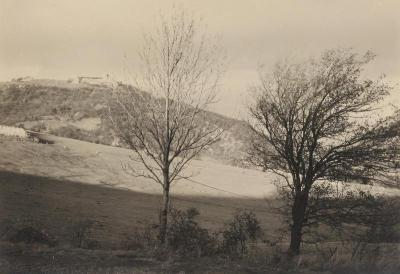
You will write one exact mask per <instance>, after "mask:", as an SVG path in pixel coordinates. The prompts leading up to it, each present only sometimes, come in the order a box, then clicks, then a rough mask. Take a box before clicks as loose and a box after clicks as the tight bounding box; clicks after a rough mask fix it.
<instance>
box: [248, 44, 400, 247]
mask: <svg viewBox="0 0 400 274" xmlns="http://www.w3.org/2000/svg"><path fill="white" fill-rule="evenodd" d="M373 58H374V55H373V54H371V53H370V52H368V53H366V54H365V55H364V56H362V57H360V56H358V55H357V54H354V53H352V52H351V51H349V50H329V51H326V52H325V53H324V54H323V55H322V56H321V58H320V59H318V60H313V59H311V60H308V61H306V62H303V63H300V64H288V63H280V64H278V65H277V66H276V68H275V70H274V72H273V74H272V75H262V74H260V85H259V86H257V87H255V90H256V92H257V94H258V95H257V96H256V101H255V104H254V105H253V106H252V107H250V113H251V116H252V120H251V121H250V123H251V128H252V130H253V132H254V133H255V134H254V135H255V138H254V139H253V140H252V149H251V151H250V159H251V161H252V162H253V163H254V164H256V165H258V166H260V167H262V168H263V169H264V170H269V171H272V172H274V173H276V174H277V175H279V176H280V177H281V178H283V180H284V183H285V184H286V185H287V188H288V189H289V190H290V191H289V194H290V199H291V200H292V201H293V202H292V207H291V225H290V229H291V241H290V248H289V252H290V253H291V254H297V253H299V251H300V243H301V241H302V230H303V226H304V224H305V223H306V221H307V219H306V218H307V216H306V213H307V207H308V206H309V196H310V191H311V190H312V187H313V186H314V184H315V182H318V181H322V182H351V181H358V182H363V183H368V182H370V183H372V182H375V181H379V182H382V183H384V182H386V180H385V178H389V177H388V174H389V175H390V174H394V172H393V171H394V168H395V166H396V162H397V163H398V161H399V155H400V146H399V134H400V130H399V129H400V121H399V119H397V118H398V117H397V118H396V116H390V117H385V118H381V119H375V120H374V119H373V118H371V117H369V116H368V115H371V114H372V113H373V110H374V108H373V107H374V106H376V105H377V104H378V103H379V102H380V101H381V100H382V99H383V98H384V97H385V96H386V95H387V94H388V92H389V90H390V88H389V87H388V86H387V85H385V84H384V83H383V81H382V79H380V80H377V81H372V80H368V79H366V80H363V79H361V70H362V68H363V66H364V65H365V64H367V63H368V62H370V61H371V60H372V59H373Z"/></svg>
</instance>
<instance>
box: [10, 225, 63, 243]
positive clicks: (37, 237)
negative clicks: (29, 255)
mask: <svg viewBox="0 0 400 274" xmlns="http://www.w3.org/2000/svg"><path fill="white" fill-rule="evenodd" d="M10 241H11V242H14V243H27V244H34V243H38V244H46V245H48V246H55V245H56V241H55V240H54V239H53V238H52V237H51V236H50V235H49V234H47V233H46V232H45V231H43V230H38V229H36V228H34V227H31V226H28V227H24V228H22V229H20V230H18V231H17V232H16V233H15V234H14V235H13V236H12V237H11V238H10Z"/></svg>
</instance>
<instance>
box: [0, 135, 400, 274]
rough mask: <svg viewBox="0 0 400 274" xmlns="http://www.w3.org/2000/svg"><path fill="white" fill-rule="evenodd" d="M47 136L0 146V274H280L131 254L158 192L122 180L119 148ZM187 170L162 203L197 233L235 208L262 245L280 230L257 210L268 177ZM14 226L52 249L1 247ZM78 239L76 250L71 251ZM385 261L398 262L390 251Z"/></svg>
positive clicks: (203, 163) (152, 216) (199, 167)
mask: <svg viewBox="0 0 400 274" xmlns="http://www.w3.org/2000/svg"><path fill="white" fill-rule="evenodd" d="M47 138H50V139H52V140H53V141H54V144H52V145H46V144H37V143H33V142H30V141H23V140H17V139H13V138H2V139H0V155H1V157H0V225H1V226H0V233H1V234H0V236H1V242H0V251H1V259H0V273H154V272H160V273H178V272H179V271H184V273H204V272H208V273H286V272H285V271H284V270H282V269H281V270H280V269H279V268H270V266H267V265H266V264H265V263H261V264H260V263H259V262H258V263H256V264H248V263H237V264H235V263H233V262H232V261H218V259H215V260H217V261H212V262H207V260H209V259H207V258H205V259H201V260H196V261H168V260H167V261H165V260H164V259H157V256H156V257H154V254H153V255H151V256H150V255H149V254H146V252H145V251H143V252H141V251H140V250H139V251H138V250H137V248H136V249H135V241H136V240H137V239H135V235H137V232H138V231H143V229H144V228H145V227H147V226H148V225H150V224H152V223H154V222H156V221H157V217H158V215H157V211H158V208H159V205H160V202H161V197H160V191H161V190H160V188H159V186H158V185H156V184H154V183H151V182H149V181H146V180H144V179H138V178H135V177H133V176H131V175H129V174H127V173H126V172H124V170H123V167H122V166H123V163H126V162H127V161H128V156H129V155H130V152H129V151H128V150H126V149H121V148H115V147H109V146H103V145H96V144H92V143H86V142H81V141H77V140H72V139H67V138H60V137H52V136H47ZM134 168H140V166H134ZM188 172H190V173H193V174H196V176H195V177H194V178H193V179H194V181H180V182H178V183H177V184H176V185H174V186H173V190H172V195H173V198H172V203H173V206H174V207H176V208H180V209H185V208H189V207H196V208H197V209H198V210H199V211H200V214H201V215H200V216H199V223H200V224H201V225H202V226H204V227H206V228H208V229H211V230H212V231H216V230H219V229H221V228H223V226H224V224H225V223H226V222H227V221H228V220H229V219H230V218H231V217H232V213H233V212H234V211H235V210H236V209H237V208H247V209H252V210H253V211H254V212H255V213H256V214H257V218H258V219H259V221H260V223H261V226H262V227H263V229H264V232H265V237H266V238H267V239H275V238H276V237H277V236H279V235H280V234H281V232H282V230H280V228H281V227H282V222H281V220H280V219H279V218H278V216H276V215H275V214H273V213H272V212H271V210H270V208H269V207H268V203H267V202H266V199H269V200H270V201H271V199H272V197H273V195H274V191H275V190H274V185H273V181H274V179H275V178H274V177H273V176H271V175H270V174H267V173H263V172H260V171H256V170H246V169H241V168H237V167H231V166H226V165H222V164H219V163H218V162H215V161H214V160H212V159H198V160H195V161H193V163H192V165H191V166H190V168H189V169H188ZM375 191H378V192H383V191H386V190H385V189H375ZM23 227H35V228H38V229H40V230H42V231H43V233H45V234H47V235H49V237H51V238H52V239H54V241H56V242H57V244H56V245H55V246H54V247H48V246H43V245H25V244H11V243H10V242H9V241H8V239H10V237H12V235H13V234H15V232H16V231H17V230H18V229H21V228H23ZM79 233H81V234H82V233H84V240H85V241H86V243H85V249H82V248H77V245H76V241H77V240H79V239H78V238H79V235H81V234H79ZM81 237H83V236H81ZM396 250H397V251H396ZM385 252H386V251H385ZM389 254H393V256H399V253H398V247H397V246H395V247H394V249H393V248H392V249H391V251H390V252H389ZM167 257H168V256H167ZM395 258H396V257H395ZM263 260H265V259H263ZM261 261H262V260H261ZM335 263H336V264H337V263H338V262H335ZM339 264H340V262H339ZM260 265H261V266H260ZM260 267H261V268H260ZM309 271H310V270H308V272H307V271H305V272H302V271H301V270H298V271H297V272H296V273H301V272H302V273H311V272H309ZM371 273H373V272H371ZM387 273H391V272H387ZM393 273H395V272H393Z"/></svg>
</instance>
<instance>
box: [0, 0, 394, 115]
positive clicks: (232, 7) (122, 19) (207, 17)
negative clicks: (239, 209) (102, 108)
mask: <svg viewBox="0 0 400 274" xmlns="http://www.w3.org/2000/svg"><path fill="white" fill-rule="evenodd" d="M180 3H181V5H182V6H183V7H184V8H185V9H187V10H188V11H189V12H192V11H193V12H194V14H195V15H198V16H201V17H202V18H203V21H204V23H205V24H206V25H207V27H208V32H209V33H210V34H217V35H219V36H221V46H222V47H224V48H226V50H227V55H228V67H227V71H226V74H225V75H224V77H223V79H222V81H221V88H220V95H219V98H220V100H219V102H218V103H216V104H215V105H214V106H213V107H212V110H213V111H216V112H218V113H221V114H225V115H227V116H230V117H234V118H242V117H243V115H244V111H245V103H246V101H247V99H246V98H248V91H247V89H248V87H249V86H250V85H252V84H253V83H256V81H257V67H258V65H260V64H263V65H264V66H265V69H266V70H268V69H270V68H271V67H272V66H273V65H274V64H275V63H276V62H277V61H279V60H281V59H283V58H297V57H307V56H315V55H318V54H319V53H321V52H322V51H324V50H326V49H330V48H337V47H345V48H347V47H351V48H353V49H354V51H356V52H359V53H364V52H365V51H367V50H372V51H373V52H375V53H376V54H377V58H376V60H375V61H374V62H373V63H371V64H370V65H369V66H368V68H367V71H366V73H367V74H368V75H371V76H373V77H378V76H380V75H382V74H385V75H386V76H387V79H388V80H389V81H390V82H391V83H399V82H400V62H399V60H400V42H399V40H400V39H399V36H400V35H399V34H400V16H399V15H400V12H399V10H400V3H398V2H397V1H372V0H371V1H360V0H358V1H351V2H349V1H334V2H327V1H305V2H300V1H255V0H251V1H249V0H248V1H227V0H221V1H195V0H191V1H172V0H168V1H155V0H152V1H96V2H94V1H79V2H78V1H52V0H47V1H44V0H43V1H28V0H17V1H8V0H0V20H1V24H0V37H1V43H0V80H1V81H6V80H10V79H11V78H15V77H20V76H31V77H34V78H50V79H68V78H73V77H76V76H78V75H88V76H98V75H100V76H102V75H105V74H110V75H112V76H113V77H115V78H117V79H122V80H124V79H125V78H126V70H127V66H128V67H129V69H130V70H132V72H133V73H134V70H135V58H136V52H137V49H138V48H139V47H140V45H141V42H142V41H141V37H142V33H143V32H146V31H152V30H153V25H154V21H155V19H156V18H157V16H158V15H159V13H160V12H163V13H168V10H170V9H171V7H172V6H173V5H174V4H179V5H180ZM127 64H129V65H127ZM390 102H391V103H392V104H394V105H397V106H400V96H399V95H398V91H397V90H394V91H393V94H392V95H391V98H390Z"/></svg>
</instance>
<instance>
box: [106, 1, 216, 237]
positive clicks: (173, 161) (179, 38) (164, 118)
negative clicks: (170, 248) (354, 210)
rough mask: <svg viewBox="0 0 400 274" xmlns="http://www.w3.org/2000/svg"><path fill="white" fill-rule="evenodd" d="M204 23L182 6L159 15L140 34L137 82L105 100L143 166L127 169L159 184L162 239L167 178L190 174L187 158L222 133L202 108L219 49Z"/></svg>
mask: <svg viewBox="0 0 400 274" xmlns="http://www.w3.org/2000/svg"><path fill="white" fill-rule="evenodd" d="M202 29H203V28H202V26H201V24H200V21H199V20H196V19H194V18H193V17H189V16H187V15H186V14H185V12H184V11H183V10H181V9H177V10H175V11H174V12H173V14H172V15H171V16H169V17H164V16H161V20H160V22H159V25H158V28H157V29H156V31H155V32H154V33H153V34H146V35H144V45H143V48H142V50H141V51H140V52H139V57H140V58H139V59H140V63H139V68H140V71H139V72H138V73H137V74H135V75H134V78H135V79H136V88H126V87H120V88H117V89H116V90H115V92H114V94H113V96H112V99H111V100H110V104H109V106H110V107H109V110H110V119H111V122H112V125H113V126H114V130H115V133H116V134H117V136H118V137H119V138H120V139H121V140H122V141H123V142H124V143H125V144H126V145H127V146H128V147H129V148H130V149H132V150H133V151H134V152H135V154H136V155H135V157H132V160H133V161H137V162H139V163H140V164H141V166H142V168H138V166H131V168H130V170H131V171H132V172H133V173H134V175H136V176H141V177H145V178H147V179H149V180H150V181H153V182H155V183H157V184H159V185H160V186H161V187H162V190H163V204H162V208H161V212H160V235H159V237H160V241H161V243H162V244H163V243H165V241H166V231H167V222H168V221H167V220H168V208H169V203H170V188H171V184H172V183H173V182H175V181H177V180H178V179H181V178H187V177H188V176H189V174H184V169H185V168H186V167H187V165H188V163H189V162H190V160H192V159H193V158H194V157H196V156H197V155H199V153H200V152H201V151H202V150H204V149H205V148H207V146H209V145H211V144H212V143H214V142H215V141H216V140H217V138H218V136H219V135H220V133H221V130H220V129H219V128H218V127H216V126H215V125H212V124H209V123H207V122H206V119H205V114H206V113H205V109H206V108H207V106H208V105H209V104H210V103H212V102H213V99H214V97H215V92H216V89H217V84H218V81H219V77H220V73H221V71H222V70H221V69H222V64H223V62H222V61H223V55H222V54H221V53H222V52H221V50H220V48H219V47H218V46H217V43H216V41H214V40H215V39H214V38H212V37H210V36H208V35H206V33H205V32H204V31H203V30H202Z"/></svg>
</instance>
